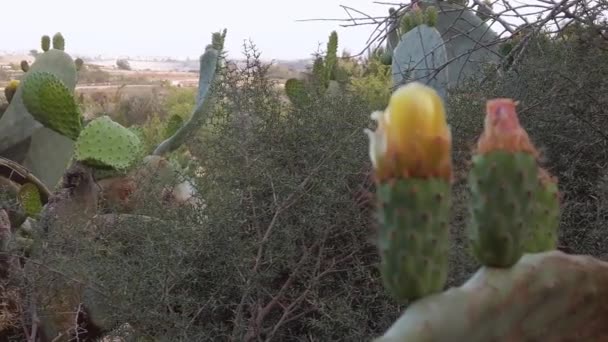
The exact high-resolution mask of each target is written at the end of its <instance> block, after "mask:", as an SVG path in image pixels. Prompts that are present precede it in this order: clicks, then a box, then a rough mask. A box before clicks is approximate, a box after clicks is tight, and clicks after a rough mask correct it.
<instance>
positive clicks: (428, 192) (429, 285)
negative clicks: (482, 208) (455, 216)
mask: <svg viewBox="0 0 608 342" xmlns="http://www.w3.org/2000/svg"><path fill="white" fill-rule="evenodd" d="M377 196H378V199H379V211H378V216H379V217H378V218H379V223H380V229H379V236H378V248H379V251H380V255H381V257H382V262H381V266H380V268H381V273H382V280H383V283H384V286H385V288H386V289H387V290H388V291H389V292H390V294H391V295H392V296H393V297H394V298H395V299H397V300H399V301H407V300H416V299H418V298H421V297H424V296H428V295H430V294H433V293H436V292H440V291H442V290H443V287H444V286H445V282H446V279H447V267H448V247H449V225H448V220H449V212H450V184H449V183H448V182H446V181H444V180H441V179H404V180H397V181H394V182H390V183H385V184H380V185H379V186H378V190H377Z"/></svg>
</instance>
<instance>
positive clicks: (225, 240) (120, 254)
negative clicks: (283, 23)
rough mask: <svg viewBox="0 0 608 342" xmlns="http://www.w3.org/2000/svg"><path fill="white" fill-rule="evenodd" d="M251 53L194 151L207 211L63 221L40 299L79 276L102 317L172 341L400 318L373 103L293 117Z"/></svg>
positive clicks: (382, 323) (218, 98)
mask: <svg viewBox="0 0 608 342" xmlns="http://www.w3.org/2000/svg"><path fill="white" fill-rule="evenodd" d="M244 52H245V57H246V60H247V63H246V65H245V66H244V67H240V68H237V69H232V68H230V69H229V68H222V70H221V72H220V74H219V75H218V82H217V84H216V85H215V86H214V89H213V97H212V98H213V99H214V106H213V108H214V110H213V114H212V115H211V117H210V120H209V122H208V124H207V125H206V126H205V128H204V129H203V130H201V132H200V134H199V135H198V136H197V139H196V140H195V141H196V143H190V144H189V145H188V148H189V153H190V154H191V155H192V160H193V161H194V162H193V165H194V166H193V167H191V168H189V169H188V170H189V173H190V174H189V176H190V177H191V178H192V179H193V180H194V183H195V185H196V189H197V191H198V193H199V194H200V196H202V197H203V198H204V201H205V203H206V206H205V207H204V209H203V208H200V207H199V208H195V209H192V208H181V209H180V208H173V209H172V208H168V207H167V206H166V204H163V202H162V200H161V199H160V198H155V197H153V196H152V195H147V197H146V199H145V206H144V207H143V208H141V209H137V210H135V211H134V212H131V214H132V215H145V216H149V217H153V219H152V218H150V219H141V218H133V217H131V218H128V219H126V220H125V221H124V222H123V221H121V222H117V223H116V222H115V224H114V225H112V226H103V225H102V226H91V225H64V226H61V227H58V228H56V229H54V230H53V231H52V232H51V233H50V236H49V237H47V238H45V241H46V248H45V249H44V252H43V255H42V256H41V257H40V258H41V260H44V263H43V264H44V267H34V266H32V270H31V272H30V276H31V278H32V279H31V281H32V282H34V283H35V284H37V285H39V286H38V287H37V288H38V289H40V290H45V289H46V290H45V291H41V292H42V293H44V296H43V297H44V298H48V299H52V298H54V297H55V293H54V292H53V291H50V289H61V288H63V287H65V286H67V285H68V284H72V286H74V285H75V284H77V283H73V282H71V280H74V279H76V280H78V281H79V282H80V283H84V284H87V285H89V288H88V289H87V290H86V291H85V292H84V296H85V297H84V298H86V300H87V301H88V302H89V303H91V304H90V308H89V309H90V311H91V314H92V315H93V317H94V318H96V320H98V321H104V322H111V323H113V324H114V325H118V324H121V323H125V322H127V323H129V324H130V325H131V326H133V327H134V328H135V329H137V330H138V331H139V332H141V333H142V334H146V335H151V336H156V337H159V338H161V339H162V338H170V339H171V340H189V341H194V340H196V341H218V340H228V339H232V340H234V341H253V340H258V339H261V340H273V341H286V340H291V341H293V340H309V339H311V338H312V339H315V340H322V341H329V340H350V341H355V340H356V341H361V340H369V339H371V338H373V337H375V336H378V335H379V334H381V332H382V331H384V329H386V328H387V327H388V326H389V325H390V324H391V322H392V321H394V319H395V318H396V317H397V315H398V314H399V311H398V307H397V306H396V305H395V304H394V303H393V301H392V300H391V299H390V298H389V297H388V296H387V295H386V294H385V292H384V290H383V288H382V285H381V281H380V277H379V274H378V272H377V270H376V266H375V264H376V263H377V261H378V257H377V253H376V250H375V247H374V245H373V243H372V242H371V239H370V238H371V237H372V236H373V232H372V228H371V227H372V224H371V215H370V212H369V209H370V205H369V204H368V203H367V198H368V189H366V184H368V183H367V180H368V176H367V173H366V172H365V171H366V170H367V169H368V168H369V165H368V153H367V148H368V147H367V140H366V138H365V136H364V135H363V133H362V128H363V127H366V126H367V125H369V124H370V119H369V104H368V103H365V102H364V101H362V100H361V97H360V96H357V94H356V93H352V92H349V91H345V92H343V93H341V94H337V95H332V96H331V97H319V98H318V99H316V100H315V101H314V102H313V103H312V104H311V105H310V106H309V108H308V112H306V113H304V112H302V111H301V110H298V111H295V110H293V109H292V108H291V107H289V106H286V105H285V104H284V101H283V100H282V99H281V97H282V95H281V94H280V93H279V91H280V90H279V89H278V87H276V85H275V84H274V83H273V82H272V81H270V79H269V77H268V65H265V64H263V63H261V62H260V54H259V53H258V52H257V50H256V49H255V47H254V46H253V45H245V47H244ZM152 183H153V184H158V182H152ZM143 193H144V194H152V193H153V192H152V191H150V192H148V191H146V190H144V191H143ZM92 236H93V238H92ZM45 270H47V271H45ZM48 270H54V271H52V272H51V271H48ZM50 284H52V285H50ZM55 298H56V297H55ZM43 309H44V308H41V311H42V310H43ZM65 311H66V312H70V310H65ZM72 314H73V313H72Z"/></svg>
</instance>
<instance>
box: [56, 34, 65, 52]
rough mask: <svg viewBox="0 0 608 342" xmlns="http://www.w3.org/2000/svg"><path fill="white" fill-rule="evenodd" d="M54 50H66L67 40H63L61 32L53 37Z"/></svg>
mask: <svg viewBox="0 0 608 342" xmlns="http://www.w3.org/2000/svg"><path fill="white" fill-rule="evenodd" d="M53 49H57V50H61V51H63V50H65V39H63V36H62V35H61V33H59V32H57V33H55V35H54V36H53Z"/></svg>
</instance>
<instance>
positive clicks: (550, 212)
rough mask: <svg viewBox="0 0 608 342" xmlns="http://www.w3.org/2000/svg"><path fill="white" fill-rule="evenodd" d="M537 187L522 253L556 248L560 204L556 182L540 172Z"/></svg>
mask: <svg viewBox="0 0 608 342" xmlns="http://www.w3.org/2000/svg"><path fill="white" fill-rule="evenodd" d="M540 172H541V177H540V180H539V187H538V189H537V191H536V193H535V207H534V208H535V211H534V217H533V219H532V221H531V222H532V223H531V224H530V225H529V227H530V230H529V231H528V236H526V238H525V240H524V251H525V252H527V253H540V252H546V251H550V250H554V249H556V248H557V231H558V228H559V221H560V203H559V191H558V186H557V181H556V180H554V179H552V178H551V177H550V176H549V175H548V174H547V172H546V171H545V170H542V169H541V170H540Z"/></svg>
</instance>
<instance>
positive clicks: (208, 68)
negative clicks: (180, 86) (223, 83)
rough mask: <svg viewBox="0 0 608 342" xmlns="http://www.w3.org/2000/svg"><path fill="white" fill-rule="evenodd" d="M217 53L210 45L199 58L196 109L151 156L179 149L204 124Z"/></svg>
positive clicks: (207, 111)
mask: <svg viewBox="0 0 608 342" xmlns="http://www.w3.org/2000/svg"><path fill="white" fill-rule="evenodd" d="M218 59H219V51H218V50H216V49H215V48H213V47H212V46H211V45H210V46H207V48H206V50H205V53H204V54H203V55H202V56H201V68H200V71H199V86H198V98H197V104H196V107H195V109H194V111H193V113H192V116H191V117H190V120H188V122H186V124H184V125H183V126H182V127H180V129H178V130H177V132H175V134H173V135H172V136H171V137H169V138H168V139H167V140H165V141H163V142H162V143H160V144H159V145H158V147H156V149H155V150H154V152H153V153H152V154H153V155H157V156H161V155H164V154H167V153H169V152H172V151H175V150H176V149H177V148H179V147H180V146H181V145H182V144H183V143H184V142H185V141H186V140H187V139H188V138H189V137H190V135H191V134H193V133H194V132H195V131H196V130H197V129H198V128H199V127H200V126H201V125H202V124H203V122H204V120H205V118H206V115H207V114H208V113H209V108H208V106H207V104H208V102H209V101H208V97H209V89H210V88H211V84H213V81H214V80H215V74H216V70H217V64H218Z"/></svg>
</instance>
